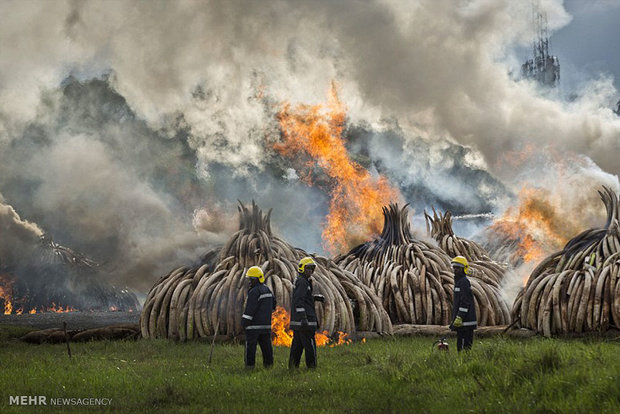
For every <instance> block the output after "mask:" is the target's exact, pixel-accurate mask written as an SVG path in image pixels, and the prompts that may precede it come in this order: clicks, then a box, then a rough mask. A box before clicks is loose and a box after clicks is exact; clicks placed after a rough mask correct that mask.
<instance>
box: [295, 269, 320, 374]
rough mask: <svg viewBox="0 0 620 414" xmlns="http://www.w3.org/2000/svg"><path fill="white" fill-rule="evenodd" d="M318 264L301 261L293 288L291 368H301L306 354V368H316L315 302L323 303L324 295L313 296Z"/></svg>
mask: <svg viewBox="0 0 620 414" xmlns="http://www.w3.org/2000/svg"><path fill="white" fill-rule="evenodd" d="M315 269H316V263H315V262H314V260H313V259H312V258H311V257H304V258H303V259H301V260H300V261H299V269H298V270H299V274H298V276H297V280H295V287H294V288H293V299H292V300H291V324H290V328H291V330H292V331H293V343H292V344H291V354H290V357H289V360H288V367H289V368H297V367H299V362H300V361H301V354H302V353H303V352H304V351H305V352H306V366H307V367H308V368H316V340H315V338H314V333H315V331H316V330H317V329H318V323H317V318H316V311H315V310H314V301H315V300H316V301H318V302H322V301H323V300H324V298H323V296H322V295H313V294H312V280H311V279H310V278H311V277H312V273H314V270H315Z"/></svg>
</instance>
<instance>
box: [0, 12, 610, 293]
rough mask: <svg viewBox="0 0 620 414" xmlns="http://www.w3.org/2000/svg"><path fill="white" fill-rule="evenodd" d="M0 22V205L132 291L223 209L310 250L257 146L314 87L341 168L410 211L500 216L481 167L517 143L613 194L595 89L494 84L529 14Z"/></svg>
mask: <svg viewBox="0 0 620 414" xmlns="http://www.w3.org/2000/svg"><path fill="white" fill-rule="evenodd" d="M543 7H544V8H545V10H546V11H547V14H548V16H549V26H550V29H551V30H553V29H557V28H559V27H561V26H562V25H565V24H567V23H568V22H569V20H570V16H569V15H568V14H567V13H566V12H565V10H564V9H563V7H562V2H561V1H560V0H550V1H544V2H543ZM0 15H3V16H11V18H10V19H5V20H6V21H4V22H3V24H2V25H0V40H1V41H2V44H3V45H10V47H5V48H4V49H3V53H2V55H1V56H0V146H1V150H2V151H1V152H0V173H1V175H0V177H1V178H0V191H2V192H3V194H4V195H5V197H6V198H7V200H8V201H9V202H10V203H11V204H12V205H13V206H15V208H16V209H17V210H18V211H19V212H20V214H21V215H22V216H23V217H27V218H28V219H29V220H32V221H35V222H37V223H39V224H40V225H41V226H42V227H43V228H44V229H45V231H46V232H49V233H51V234H53V235H54V237H55V238H56V239H59V240H61V241H62V243H64V244H66V245H70V246H76V247H79V248H80V249H81V250H83V251H85V252H87V253H88V254H89V255H90V256H93V257H94V258H95V259H96V260H98V261H101V262H106V263H108V264H109V265H110V266H113V267H115V268H117V269H118V275H119V276H120V277H122V278H123V279H124V280H126V281H127V282H128V283H131V284H133V285H134V286H139V287H145V286H147V285H149V282H150V279H151V278H152V277H153V274H156V273H161V272H164V271H166V270H169V268H170V267H171V266H172V265H174V264H178V263H187V262H188V261H191V260H194V259H195V258H197V257H199V256H200V254H201V253H202V252H204V251H205V250H206V249H208V248H210V247H212V246H215V245H217V244H218V243H221V242H222V241H223V240H224V237H225V236H226V235H227V234H229V233H230V231H231V229H232V228H234V226H235V218H234V215H231V212H234V211H235V210H234V203H235V200H236V199H241V200H243V201H249V200H250V199H252V198H254V199H257V201H258V202H259V203H261V205H262V206H263V207H265V208H269V207H274V208H275V210H274V218H273V222H274V225H275V226H276V227H279V230H280V232H281V234H283V236H284V237H286V238H288V239H289V240H291V242H293V244H296V245H298V246H300V247H302V248H305V249H308V250H311V251H313V250H319V249H320V244H321V243H320V225H321V221H322V218H323V217H324V216H325V213H326V208H327V205H328V203H329V200H328V199H327V196H326V195H325V194H324V193H323V192H321V191H318V190H317V189H313V188H309V187H306V186H305V185H302V184H300V183H299V182H298V180H297V179H296V174H295V171H294V170H292V169H291V166H290V165H286V163H285V162H284V160H282V159H280V158H278V157H277V156H276V155H275V154H274V153H273V151H271V144H272V143H273V142H274V141H276V140H278V139H279V131H278V128H277V122H276V121H275V117H274V114H275V113H276V112H277V111H278V110H279V108H280V107H281V105H282V104H283V103H284V102H293V103H297V102H302V103H307V104H315V103H318V102H322V101H324V100H325V96H326V93H327V91H328V89H329V86H330V83H331V82H332V81H333V80H336V82H337V83H338V84H339V86H340V97H341V99H342V101H343V102H344V103H345V104H346V105H347V107H348V114H349V120H348V121H349V123H350V125H352V126H354V127H357V128H358V129H357V130H355V129H354V128H352V129H350V130H349V133H348V135H347V136H348V138H349V139H350V149H351V151H352V152H355V151H356V149H358V150H359V151H358V154H361V156H363V157H367V162H366V164H365V165H366V166H367V167H368V168H370V169H376V170H377V171H378V172H380V173H383V174H386V175H387V176H388V177H390V179H391V180H393V181H394V182H395V183H396V184H397V185H399V186H400V187H401V189H402V190H403V194H405V195H406V196H407V198H408V199H407V201H410V202H414V203H417V205H416V208H418V209H419V208H423V207H424V206H426V205H430V204H434V205H436V206H438V207H440V208H451V209H453V210H455V211H456V212H462V213H467V212H477V213H483V212H488V211H489V210H495V211H498V210H501V208H502V207H503V206H505V205H506V204H508V203H509V202H510V200H513V199H512V198H511V192H512V191H514V190H516V189H518V188H519V186H520V185H521V183H520V182H519V183H517V182H515V181H513V180H511V178H512V177H514V175H515V171H514V168H512V167H508V168H507V167H505V164H501V163H498V162H497V160H498V159H500V158H501V157H502V155H503V154H504V153H505V152H506V151H514V150H517V151H521V150H522V149H523V148H524V147H525V146H526V145H527V144H528V143H533V144H534V145H536V146H545V147H547V146H550V147H553V148H554V151H557V152H558V153H559V154H574V153H577V154H585V155H586V156H588V157H589V159H591V160H592V162H593V164H592V171H595V170H597V169H598V167H597V166H600V167H601V168H602V169H603V170H604V171H607V172H608V173H610V174H612V176H610V177H605V178H604V180H601V179H600V175H596V174H594V175H590V176H589V178H588V182H590V180H591V182H592V186H595V185H596V184H598V183H601V182H608V181H609V180H610V179H611V180H612V181H613V180H616V181H617V178H615V176H614V175H616V174H618V173H619V172H620V169H619V168H620V167H619V164H618V163H617V161H616V159H615V158H616V154H617V152H618V151H617V150H618V146H619V145H620V120H619V119H618V118H616V117H615V115H613V114H612V112H611V110H609V109H607V108H604V107H603V106H604V105H607V103H608V102H609V101H610V100H613V99H614V98H613V97H616V96H618V92H617V91H616V90H615V89H613V86H612V83H611V81H610V80H609V79H605V78H601V79H595V80H593V81H592V82H591V83H590V84H588V87H587V88H586V89H585V91H587V92H583V93H578V96H579V97H578V98H577V99H576V100H574V101H572V102H570V103H566V102H562V101H561V100H559V99H556V98H554V97H553V94H549V93H541V91H539V90H537V88H536V86H535V85H533V84H531V83H529V82H524V81H521V82H515V81H514V79H512V78H511V76H510V74H509V72H510V71H511V70H512V69H513V68H511V67H510V64H511V63H514V62H515V61H518V59H515V57H514V56H513V55H511V50H513V47H514V46H524V45H527V44H528V43H529V42H530V41H531V38H530V34H531V33H530V29H531V26H530V25H531V21H530V17H531V16H530V8H529V4H528V2H514V1H509V0H504V1H488V0H474V1H459V2H454V1H448V0H445V1H441V0H440V1H437V0H427V1H411V2H402V1H392V0H383V1H374V2H368V1H357V0H348V1H337V2H335V1H326V0H325V1H315V2H293V1H291V2H287V1H283V0H272V1H260V2H252V1H247V2H246V1H228V0H226V1H211V2H201V1H178V2H168V1H155V2H132V3H131V4H128V3H127V2H125V1H106V2H97V1H87V2H81V1H80V2H78V1H66V2H60V1H58V2H53V3H51V2H42V3H41V2H40V3H36V4H34V3H31V2H18V1H14V2H11V1H9V2H3V3H2V5H1V6H0ZM394 124H396V125H398V127H394V128H392V127H387V128H386V127H385V125H394ZM359 136H363V137H362V138H363V139H362V141H364V143H363V145H362V144H356V142H355V141H356V139H357V138H358V137H359ZM438 137H441V138H438ZM356 145H357V147H356ZM561 156H563V155H561ZM567 157H569V155H567ZM522 171H525V167H523V169H522ZM543 175H544V174H543ZM519 176H520V177H522V178H523V180H524V181H528V182H534V184H536V183H537V182H538V180H539V178H540V177H541V175H540V174H529V175H528V174H521V175H519ZM500 179H501V180H505V181H506V183H502V181H500ZM540 185H546V183H543V181H541V184H540ZM550 185H553V183H551V184H550Z"/></svg>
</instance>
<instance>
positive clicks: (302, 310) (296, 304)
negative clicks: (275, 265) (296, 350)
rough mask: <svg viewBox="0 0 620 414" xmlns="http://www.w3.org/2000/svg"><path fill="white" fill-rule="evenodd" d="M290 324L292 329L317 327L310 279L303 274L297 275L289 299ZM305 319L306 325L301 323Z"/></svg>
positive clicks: (312, 328) (313, 329)
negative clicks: (291, 297)
mask: <svg viewBox="0 0 620 414" xmlns="http://www.w3.org/2000/svg"><path fill="white" fill-rule="evenodd" d="M291 308H292V309H291V325H290V328H291V329H292V330H311V331H315V330H316V329H317V319H316V311H315V310H314V298H313V296H312V280H308V279H306V278H305V277H303V276H298V277H297V280H295V287H294V288H293V299H292V300H291ZM304 319H306V320H307V321H308V326H306V327H304V326H302V325H301V321H303V320H304Z"/></svg>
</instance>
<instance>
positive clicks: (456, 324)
mask: <svg viewBox="0 0 620 414" xmlns="http://www.w3.org/2000/svg"><path fill="white" fill-rule="evenodd" d="M452 326H454V327H455V328H460V327H461V326H463V318H461V317H460V316H457V317H456V318H454V322H452Z"/></svg>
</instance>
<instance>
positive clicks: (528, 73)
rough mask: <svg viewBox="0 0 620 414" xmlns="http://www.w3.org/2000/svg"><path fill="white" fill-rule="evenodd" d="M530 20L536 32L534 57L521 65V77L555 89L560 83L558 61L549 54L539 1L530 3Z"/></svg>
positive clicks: (543, 17) (544, 16)
mask: <svg viewBox="0 0 620 414" xmlns="http://www.w3.org/2000/svg"><path fill="white" fill-rule="evenodd" d="M532 20H533V27H534V30H535V32H536V33H535V40H534V42H533V45H532V46H533V47H532V49H533V52H534V57H533V58H530V59H528V60H527V61H525V63H524V64H523V65H521V75H522V76H523V77H524V78H526V79H535V80H536V81H538V83H540V84H541V85H544V86H548V87H555V86H557V85H558V84H559V83H560V61H559V60H558V58H557V56H552V55H550V54H549V32H548V30H547V13H545V12H544V11H543V10H542V8H541V5H540V0H537V1H536V2H535V1H532Z"/></svg>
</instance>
